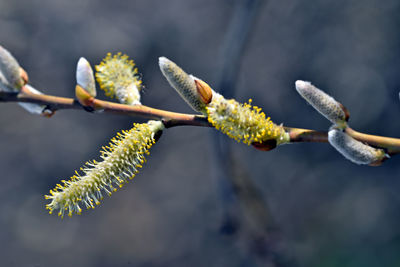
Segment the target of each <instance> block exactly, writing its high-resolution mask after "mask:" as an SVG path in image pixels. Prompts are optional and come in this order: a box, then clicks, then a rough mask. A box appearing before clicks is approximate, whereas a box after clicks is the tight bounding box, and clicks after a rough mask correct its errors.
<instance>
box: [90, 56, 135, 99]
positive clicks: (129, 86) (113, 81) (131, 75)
mask: <svg viewBox="0 0 400 267" xmlns="http://www.w3.org/2000/svg"><path fill="white" fill-rule="evenodd" d="M96 71H97V72H96V80H97V82H98V83H99V85H100V89H102V90H103V91H104V92H105V94H106V96H109V97H111V98H113V97H116V98H117V99H118V100H119V101H120V102H121V103H124V104H128V105H135V104H140V93H139V91H140V90H141V89H142V87H143V84H142V80H141V79H140V75H139V74H138V70H137V68H136V67H135V63H134V62H133V60H131V59H129V57H128V56H127V55H122V54H121V53H117V54H115V55H111V53H108V54H107V56H106V57H105V58H104V59H103V61H102V62H101V63H100V64H99V65H96Z"/></svg>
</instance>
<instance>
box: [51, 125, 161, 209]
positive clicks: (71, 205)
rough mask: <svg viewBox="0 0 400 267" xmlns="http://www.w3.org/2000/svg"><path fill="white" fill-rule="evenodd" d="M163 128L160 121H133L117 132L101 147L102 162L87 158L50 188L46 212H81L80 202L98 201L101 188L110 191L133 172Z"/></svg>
mask: <svg viewBox="0 0 400 267" xmlns="http://www.w3.org/2000/svg"><path fill="white" fill-rule="evenodd" d="M163 129H164V125H163V123H162V122H161V121H149V122H148V123H142V124H138V123H135V124H134V127H133V128H132V129H131V130H129V131H122V133H118V135H117V136H116V137H115V138H113V139H111V142H110V145H109V146H107V147H103V150H102V151H101V158H102V161H101V162H97V161H95V160H93V161H91V162H90V161H89V162H87V163H86V164H85V166H84V167H83V168H81V169H80V170H81V173H78V172H75V175H74V176H72V177H71V179H70V180H69V181H65V180H62V181H61V182H62V183H63V185H61V184H57V185H56V187H55V188H54V189H53V190H50V195H46V196H45V198H46V199H50V200H51V202H50V203H49V204H47V205H46V208H47V209H48V210H49V213H50V214H51V213H52V212H53V211H55V210H59V212H58V215H59V216H61V217H63V216H64V213H65V212H66V211H67V212H68V216H72V214H73V213H77V214H80V213H81V211H82V209H81V207H80V205H81V204H83V205H85V206H86V207H87V208H94V207H95V205H98V204H100V200H101V199H102V198H103V195H102V192H106V193H107V194H109V195H111V193H112V192H114V191H116V190H117V187H122V186H123V185H124V184H125V183H127V182H128V181H129V179H132V178H133V177H134V176H135V175H136V173H137V172H138V169H139V168H141V167H142V164H143V163H144V162H145V155H148V154H149V152H148V150H149V149H150V147H151V146H152V145H153V144H154V143H155V142H156V138H157V136H158V134H159V132H160V131H162V130H163Z"/></svg>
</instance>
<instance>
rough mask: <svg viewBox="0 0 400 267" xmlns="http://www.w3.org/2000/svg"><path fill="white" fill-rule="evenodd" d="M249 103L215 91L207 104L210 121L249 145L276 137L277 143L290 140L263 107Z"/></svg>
mask: <svg viewBox="0 0 400 267" xmlns="http://www.w3.org/2000/svg"><path fill="white" fill-rule="evenodd" d="M251 102H252V100H251V99H250V100H249V103H244V104H241V103H238V102H237V101H235V100H234V99H230V100H227V99H225V98H224V97H223V96H222V95H220V94H217V93H215V92H213V99H212V101H211V103H210V104H208V105H207V117H208V121H209V122H210V123H211V124H212V125H213V126H214V127H215V128H216V129H217V130H219V131H221V132H222V133H224V134H226V135H228V136H229V137H230V138H232V139H235V140H236V141H238V142H243V143H245V144H247V145H251V144H253V143H262V142H264V141H266V140H270V139H274V140H276V141H277V144H282V143H286V142H288V141H289V136H288V134H287V133H286V132H285V130H284V129H283V127H282V126H278V125H276V124H274V123H273V122H272V121H271V119H270V118H269V117H266V116H265V114H264V112H262V110H261V108H259V107H256V106H252V105H251Z"/></svg>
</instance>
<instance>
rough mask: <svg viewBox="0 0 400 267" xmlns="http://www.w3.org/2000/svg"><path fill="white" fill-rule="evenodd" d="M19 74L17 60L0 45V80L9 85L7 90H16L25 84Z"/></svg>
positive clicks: (19, 68) (19, 69)
mask: <svg viewBox="0 0 400 267" xmlns="http://www.w3.org/2000/svg"><path fill="white" fill-rule="evenodd" d="M21 74H22V73H21V67H20V66H19V64H18V62H17V60H16V59H15V58H14V57H13V56H12V55H11V53H10V52H8V51H7V50H6V49H5V48H4V47H2V46H1V45H0V82H2V83H4V84H5V85H7V86H8V87H10V88H9V91H14V92H17V91H19V90H21V87H22V86H23V85H24V84H25V82H24V79H23V78H22V77H21Z"/></svg>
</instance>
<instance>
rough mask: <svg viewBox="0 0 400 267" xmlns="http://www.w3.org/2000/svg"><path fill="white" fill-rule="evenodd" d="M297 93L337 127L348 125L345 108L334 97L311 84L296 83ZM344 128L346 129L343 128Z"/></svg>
mask: <svg viewBox="0 0 400 267" xmlns="http://www.w3.org/2000/svg"><path fill="white" fill-rule="evenodd" d="M296 90H297V92H298V93H299V94H300V95H301V96H302V97H303V98H304V99H305V100H306V101H307V102H308V103H310V104H311V106H313V107H314V108H315V109H316V110H317V111H318V112H319V113H321V114H322V115H323V116H324V117H325V118H327V119H328V120H330V121H331V122H333V123H334V124H337V125H342V126H344V125H345V124H346V120H347V119H348V118H347V114H346V112H345V111H344V107H343V106H342V105H341V104H340V103H339V102H337V101H336V100H335V99H334V98H333V97H331V96H329V95H328V94H326V93H325V92H323V91H322V90H320V89H318V88H316V87H315V86H314V85H312V84H311V83H310V82H305V81H300V80H298V81H296ZM343 128H344V127H343Z"/></svg>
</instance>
